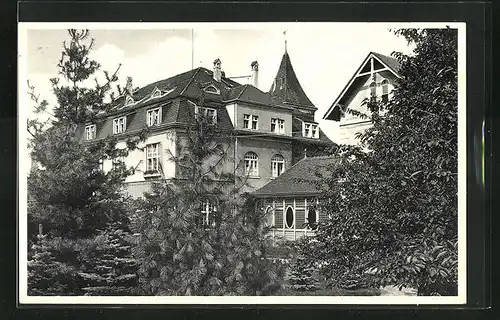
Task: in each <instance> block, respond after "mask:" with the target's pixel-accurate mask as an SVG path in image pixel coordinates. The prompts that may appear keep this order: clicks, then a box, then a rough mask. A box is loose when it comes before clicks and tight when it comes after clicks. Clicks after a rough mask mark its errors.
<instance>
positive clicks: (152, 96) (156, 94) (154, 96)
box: [151, 88, 162, 99]
mask: <svg viewBox="0 0 500 320" xmlns="http://www.w3.org/2000/svg"><path fill="white" fill-rule="evenodd" d="M161 96H162V93H161V91H160V89H158V88H155V89H154V91H153V93H151V99H153V98H158V97H161Z"/></svg>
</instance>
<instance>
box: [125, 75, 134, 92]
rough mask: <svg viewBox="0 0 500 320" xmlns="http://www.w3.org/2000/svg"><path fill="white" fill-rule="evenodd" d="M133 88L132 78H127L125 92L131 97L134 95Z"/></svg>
mask: <svg viewBox="0 0 500 320" xmlns="http://www.w3.org/2000/svg"><path fill="white" fill-rule="evenodd" d="M133 90H134V89H133V87H132V77H127V84H126V85H125V92H126V93H127V94H129V95H132V91H133Z"/></svg>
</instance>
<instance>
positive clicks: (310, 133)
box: [303, 122, 319, 139]
mask: <svg viewBox="0 0 500 320" xmlns="http://www.w3.org/2000/svg"><path fill="white" fill-rule="evenodd" d="M303 136H304V137H306V138H313V139H319V130H318V125H317V124H315V123H307V122H304V123H303Z"/></svg>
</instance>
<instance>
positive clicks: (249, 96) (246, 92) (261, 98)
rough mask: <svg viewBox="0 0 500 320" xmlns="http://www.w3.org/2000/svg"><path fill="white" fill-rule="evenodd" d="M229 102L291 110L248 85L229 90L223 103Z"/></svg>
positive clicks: (265, 93) (267, 94)
mask: <svg viewBox="0 0 500 320" xmlns="http://www.w3.org/2000/svg"><path fill="white" fill-rule="evenodd" d="M231 100H236V101H242V102H248V103H256V104H263V105H268V106H277V107H285V108H292V107H290V106H286V105H284V104H283V103H281V102H280V101H275V100H273V99H272V97H271V95H270V94H269V93H267V92H263V91H261V90H260V89H258V88H256V87H254V86H252V85H250V84H245V85H243V86H240V87H236V88H233V89H231V91H230V93H229V95H228V96H227V99H226V100H225V101H231Z"/></svg>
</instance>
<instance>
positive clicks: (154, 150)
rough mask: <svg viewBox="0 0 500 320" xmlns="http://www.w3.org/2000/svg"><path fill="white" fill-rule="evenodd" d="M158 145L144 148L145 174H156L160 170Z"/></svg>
mask: <svg viewBox="0 0 500 320" xmlns="http://www.w3.org/2000/svg"><path fill="white" fill-rule="evenodd" d="M159 169H160V144H159V143H153V144H148V145H147V146H146V172H148V173H158V172H159V171H160V170H159Z"/></svg>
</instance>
